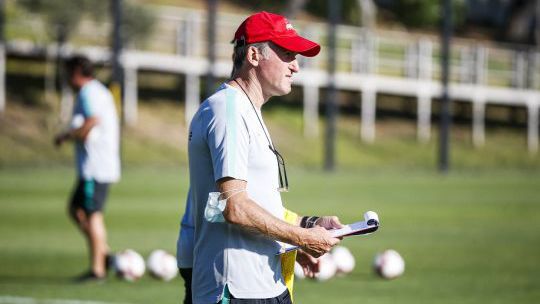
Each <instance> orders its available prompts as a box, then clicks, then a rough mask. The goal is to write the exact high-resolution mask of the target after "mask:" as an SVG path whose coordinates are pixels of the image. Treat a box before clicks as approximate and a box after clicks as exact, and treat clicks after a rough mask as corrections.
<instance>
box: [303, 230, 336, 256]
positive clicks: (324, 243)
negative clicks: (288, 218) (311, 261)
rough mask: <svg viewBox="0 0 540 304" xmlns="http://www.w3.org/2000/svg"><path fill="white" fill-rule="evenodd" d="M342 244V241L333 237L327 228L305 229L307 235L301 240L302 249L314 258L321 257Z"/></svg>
mask: <svg viewBox="0 0 540 304" xmlns="http://www.w3.org/2000/svg"><path fill="white" fill-rule="evenodd" d="M339 242H340V239H338V238H335V237H333V236H332V234H331V233H330V232H328V230H326V228H323V227H313V228H309V229H305V235H304V237H303V238H302V240H301V245H300V246H301V247H302V249H303V250H305V251H306V252H307V253H309V254H310V255H311V256H313V257H316V258H318V257H320V256H321V255H323V254H325V253H327V252H329V251H330V249H332V247H334V246H335V245H337V244H338V243H339Z"/></svg>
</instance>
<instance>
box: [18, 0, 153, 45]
mask: <svg viewBox="0 0 540 304" xmlns="http://www.w3.org/2000/svg"><path fill="white" fill-rule="evenodd" d="M18 4H19V5H20V6H21V7H23V8H25V9H26V10H28V11H30V12H32V13H35V14H39V15H40V16H42V18H43V19H44V21H45V23H46V24H47V28H48V29H50V30H52V32H51V33H49V34H50V35H51V36H53V37H54V38H55V39H56V40H57V39H61V37H59V36H61V35H62V36H63V38H64V39H65V40H68V39H69V37H70V36H71V35H72V34H73V32H74V31H75V30H76V29H77V26H78V24H79V22H80V21H81V20H82V18H83V17H85V16H88V17H90V18H91V19H93V20H94V21H96V22H103V21H104V20H105V19H106V18H108V19H109V20H110V19H111V15H110V7H111V0H19V1H18ZM154 19H155V18H154V16H153V14H152V13H151V11H149V10H145V9H143V8H142V7H140V6H136V5H135V4H131V2H128V1H123V16H122V29H123V31H124V33H123V39H124V43H129V42H131V41H133V40H142V39H145V38H146V37H148V36H149V35H150V34H151V32H152V27H153V23H154Z"/></svg>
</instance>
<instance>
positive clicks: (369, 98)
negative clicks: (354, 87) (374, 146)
mask: <svg viewBox="0 0 540 304" xmlns="http://www.w3.org/2000/svg"><path fill="white" fill-rule="evenodd" d="M376 98H377V92H376V89H375V84H374V83H373V81H370V80H366V81H365V82H364V83H363V84H362V124H361V129H360V136H361V138H362V140H363V141H364V142H368V143H372V142H373V141H374V140H375V115H376V111H375V101H376Z"/></svg>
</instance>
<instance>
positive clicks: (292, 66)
mask: <svg viewBox="0 0 540 304" xmlns="http://www.w3.org/2000/svg"><path fill="white" fill-rule="evenodd" d="M289 69H290V70H291V71H292V72H293V73H298V72H299V71H300V65H299V64H298V60H297V59H294V60H293V61H291V63H290V64H289Z"/></svg>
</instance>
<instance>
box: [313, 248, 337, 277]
mask: <svg viewBox="0 0 540 304" xmlns="http://www.w3.org/2000/svg"><path fill="white" fill-rule="evenodd" d="M336 271H337V266H336V263H334V259H333V258H332V256H331V255H330V254H328V253H326V254H324V255H323V256H321V257H320V258H319V272H317V273H316V274H315V279H316V280H317V281H326V280H329V279H331V278H332V277H333V276H334V275H335V274H336Z"/></svg>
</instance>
